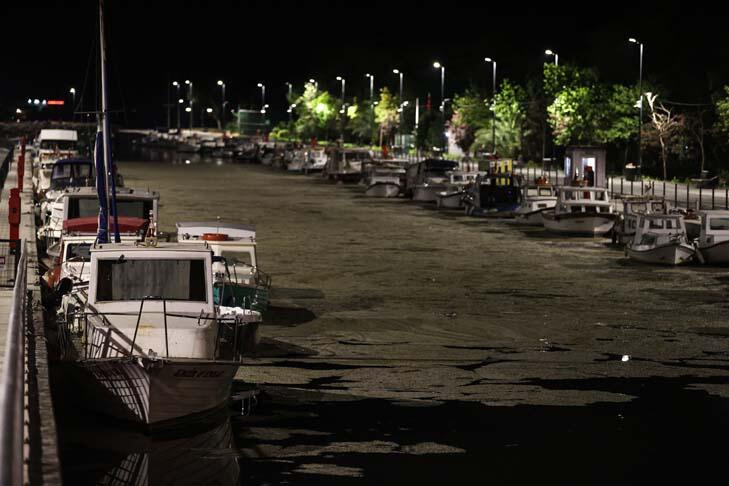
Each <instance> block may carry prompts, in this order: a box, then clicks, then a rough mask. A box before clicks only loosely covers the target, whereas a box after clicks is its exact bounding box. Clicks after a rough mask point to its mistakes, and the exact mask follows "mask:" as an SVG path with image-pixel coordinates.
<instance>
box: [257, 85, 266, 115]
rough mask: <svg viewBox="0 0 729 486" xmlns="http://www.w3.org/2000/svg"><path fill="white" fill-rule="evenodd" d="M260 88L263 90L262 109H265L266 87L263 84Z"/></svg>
mask: <svg viewBox="0 0 729 486" xmlns="http://www.w3.org/2000/svg"><path fill="white" fill-rule="evenodd" d="M258 87H259V88H261V109H264V106H265V104H266V85H265V84H263V83H258Z"/></svg>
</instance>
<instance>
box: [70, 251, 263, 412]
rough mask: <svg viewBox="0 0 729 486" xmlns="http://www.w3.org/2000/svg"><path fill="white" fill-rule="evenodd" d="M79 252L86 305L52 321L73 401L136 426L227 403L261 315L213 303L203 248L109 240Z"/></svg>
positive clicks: (208, 256) (208, 263) (208, 264)
mask: <svg viewBox="0 0 729 486" xmlns="http://www.w3.org/2000/svg"><path fill="white" fill-rule="evenodd" d="M89 254H90V261H89V263H88V265H89V283H88V292H87V294H86V301H85V303H84V305H83V306H82V307H81V308H80V309H79V310H78V311H76V312H75V314H73V315H72V314H68V315H65V316H63V319H59V322H58V325H59V329H62V331H61V334H62V335H64V336H66V339H64V340H63V341H64V342H65V343H66V348H65V349H64V350H63V356H64V358H65V362H66V364H68V365H69V366H68V367H67V368H68V369H67V371H68V377H69V379H70V384H71V385H72V386H74V387H75V393H77V394H78V396H79V398H81V403H83V404H85V406H86V407H89V408H92V409H95V410H98V411H99V412H102V413H106V414H109V415H112V416H114V417H116V418H118V419H122V420H126V421H131V422H135V423H140V424H143V425H162V424H163V423H165V422H166V423H170V421H174V420H176V419H181V418H183V417H187V416H190V415H194V414H199V413H203V412H206V411H211V410H214V409H216V408H217V407H219V406H222V405H223V404H225V403H227V401H228V399H229V397H230V390H231V385H232V382H233V378H234V376H235V373H236V372H237V370H238V367H239V366H240V363H241V359H242V356H243V355H244V353H246V352H248V351H250V350H252V349H253V348H254V346H255V344H256V342H257V340H258V325H259V323H260V321H261V314H260V313H259V312H257V311H254V310H249V309H243V308H241V307H232V306H230V307H228V306H221V305H217V304H215V300H214V292H213V279H212V278H211V276H212V275H213V256H212V252H211V250H210V248H209V247H207V246H206V245H204V244H197V245H190V244H171V243H159V244H158V245H157V246H144V245H136V244H124V243H110V244H96V245H95V246H93V247H91V248H90V250H89Z"/></svg>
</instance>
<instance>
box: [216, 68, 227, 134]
mask: <svg viewBox="0 0 729 486" xmlns="http://www.w3.org/2000/svg"><path fill="white" fill-rule="evenodd" d="M218 86H220V88H221V89H222V91H223V94H222V98H221V100H222V101H221V102H220V124H221V125H222V126H223V131H225V105H226V103H228V102H227V101H225V83H224V82H223V80H222V79H219V80H218Z"/></svg>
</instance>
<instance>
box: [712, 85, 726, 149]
mask: <svg viewBox="0 0 729 486" xmlns="http://www.w3.org/2000/svg"><path fill="white" fill-rule="evenodd" d="M724 93H725V94H726V97H724V98H720V99H718V100H717V101H716V104H715V108H716V115H717V117H716V118H717V119H716V124H715V125H714V131H715V132H716V133H717V134H718V135H720V136H722V137H723V138H725V139H727V138H729V86H724Z"/></svg>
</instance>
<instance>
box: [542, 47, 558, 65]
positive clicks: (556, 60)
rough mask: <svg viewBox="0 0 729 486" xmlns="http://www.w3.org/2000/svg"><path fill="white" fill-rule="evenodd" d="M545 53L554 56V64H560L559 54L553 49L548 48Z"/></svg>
mask: <svg viewBox="0 0 729 486" xmlns="http://www.w3.org/2000/svg"><path fill="white" fill-rule="evenodd" d="M544 53H545V54H546V55H548V56H554V65H555V66H559V54H557V53H556V52H554V51H553V50H552V49H547V50H546V51H544Z"/></svg>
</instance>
